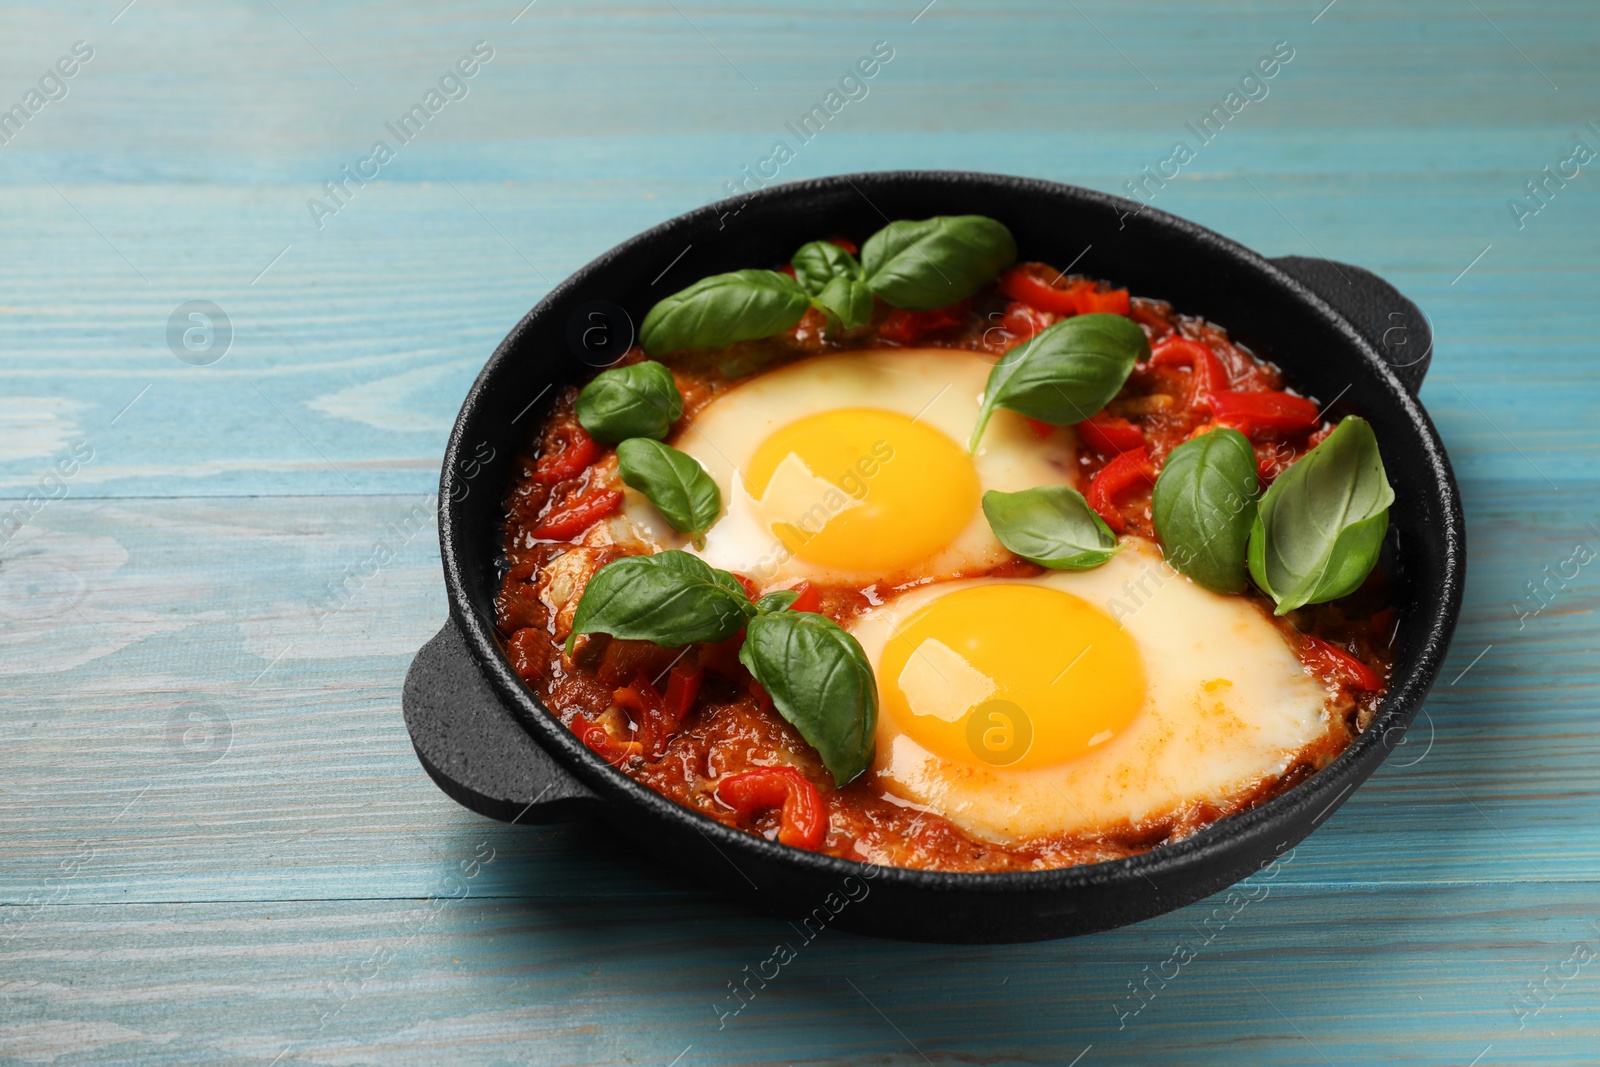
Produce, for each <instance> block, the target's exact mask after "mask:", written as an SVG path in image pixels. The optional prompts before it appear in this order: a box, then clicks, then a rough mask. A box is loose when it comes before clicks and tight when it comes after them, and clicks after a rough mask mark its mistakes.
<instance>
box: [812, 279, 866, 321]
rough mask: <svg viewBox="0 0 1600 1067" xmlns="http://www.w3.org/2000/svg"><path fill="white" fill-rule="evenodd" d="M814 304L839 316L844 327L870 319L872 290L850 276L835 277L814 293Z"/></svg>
mask: <svg viewBox="0 0 1600 1067" xmlns="http://www.w3.org/2000/svg"><path fill="white" fill-rule="evenodd" d="M814 302H815V303H816V305H817V306H818V307H820V308H822V309H823V310H824V311H831V312H833V314H835V315H837V316H838V317H839V321H840V322H841V323H843V324H844V327H845V328H846V329H852V328H854V327H856V326H861V325H864V324H866V323H868V322H870V321H872V309H873V306H874V305H873V300H872V290H871V289H868V288H867V287H866V286H865V285H863V284H862V283H860V282H858V281H856V280H854V279H852V278H835V279H833V280H832V281H830V282H829V283H828V284H827V285H826V286H824V287H823V289H822V292H820V293H818V294H817V295H816V298H815V300H814Z"/></svg>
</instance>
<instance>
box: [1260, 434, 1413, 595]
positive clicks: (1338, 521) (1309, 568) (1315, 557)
mask: <svg viewBox="0 0 1600 1067" xmlns="http://www.w3.org/2000/svg"><path fill="white" fill-rule="evenodd" d="M1392 503H1394V490H1393V489H1392V488H1390V486H1389V479H1388V477H1387V476H1386V475H1385V474H1384V472H1383V457H1382V456H1381V455H1380V454H1379V453H1378V438H1377V436H1376V435H1374V434H1373V432H1372V426H1371V424H1369V423H1368V422H1367V421H1366V420H1365V419H1361V418H1357V417H1356V416H1354V415H1351V416H1348V417H1346V418H1345V419H1344V420H1342V421H1341V422H1340V423H1339V425H1338V426H1336V427H1335V428H1334V431H1333V432H1332V433H1331V434H1329V435H1328V436H1327V437H1326V438H1325V439H1324V440H1323V442H1322V443H1321V444H1320V445H1318V446H1317V447H1316V448H1313V449H1312V450H1311V451H1310V452H1307V453H1306V454H1305V455H1303V456H1301V457H1300V458H1299V459H1298V460H1296V461H1295V463H1294V465H1293V466H1291V467H1290V468H1289V469H1288V470H1286V471H1284V472H1283V473H1282V474H1281V475H1279V476H1278V480H1277V481H1275V482H1273V483H1272V485H1271V487H1270V488H1268V490H1267V492H1266V495H1265V496H1263V497H1262V498H1261V504H1260V507H1259V508H1257V510H1256V520H1255V525H1254V526H1253V527H1252V528H1251V530H1250V555H1249V561H1250V576H1251V577H1252V578H1254V579H1255V581H1256V584H1257V585H1259V586H1260V587H1261V590H1262V592H1264V593H1266V594H1267V595H1268V596H1270V597H1272V599H1273V601H1274V602H1275V603H1276V604H1277V606H1278V607H1277V614H1279V615H1284V614H1287V613H1288V612H1291V611H1293V610H1294V609H1295V608H1298V607H1300V606H1302V605H1304V604H1322V603H1326V602H1327V601H1329V600H1337V599H1338V598H1340V597H1342V596H1346V595H1348V594H1349V593H1352V592H1354V591H1355V590H1356V589H1357V588H1358V587H1359V586H1360V585H1361V583H1362V582H1364V581H1366V578H1367V575H1368V574H1370V573H1371V572H1372V568H1373V567H1374V566H1375V565H1376V564H1377V562H1378V550H1379V549H1380V548H1381V547H1382V546H1383V535H1384V534H1385V533H1386V532H1387V531H1388V529H1389V505H1390V504H1392Z"/></svg>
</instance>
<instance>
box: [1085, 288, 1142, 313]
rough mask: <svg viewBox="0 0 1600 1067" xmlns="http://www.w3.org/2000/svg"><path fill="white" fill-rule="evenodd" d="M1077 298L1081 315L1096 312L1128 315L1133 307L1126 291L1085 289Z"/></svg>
mask: <svg viewBox="0 0 1600 1067" xmlns="http://www.w3.org/2000/svg"><path fill="white" fill-rule="evenodd" d="M1077 297H1078V314H1080V315H1092V314H1094V313H1096V312H1109V313H1110V314H1112V315H1126V314H1127V313H1128V311H1129V309H1130V308H1131V307H1132V301H1131V300H1129V299H1128V290H1126V289H1107V290H1106V291H1105V292H1101V291H1100V290H1098V289H1084V290H1081V291H1080V292H1079V293H1078V294H1077Z"/></svg>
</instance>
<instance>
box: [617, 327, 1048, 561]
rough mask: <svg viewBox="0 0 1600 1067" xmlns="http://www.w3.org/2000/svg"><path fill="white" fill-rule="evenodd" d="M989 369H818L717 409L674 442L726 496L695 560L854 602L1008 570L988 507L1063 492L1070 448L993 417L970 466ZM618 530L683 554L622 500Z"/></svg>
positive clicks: (909, 358)
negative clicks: (869, 593) (819, 588)
mask: <svg viewBox="0 0 1600 1067" xmlns="http://www.w3.org/2000/svg"><path fill="white" fill-rule="evenodd" d="M992 367H993V361H992V360H989V359H985V358H984V357H982V356H979V355H977V354H975V353H972V352H963V351H958V350H954V349H943V348H930V349H874V350H867V351H858V352H844V353H839V354H836V355H826V356H818V357H814V358H811V359H806V360H802V361H800V362H798V363H793V364H790V365H789V366H786V367H783V368H780V369H778V370H774V371H772V372H770V373H767V374H763V375H760V376H758V377H755V378H752V379H750V380H749V381H747V382H744V383H741V384H740V385H738V386H735V387H734V388H732V389H730V390H728V391H727V392H726V393H723V394H721V395H720V396H718V397H717V398H716V399H715V400H713V401H712V402H711V403H710V404H708V405H707V406H706V407H705V408H703V409H701V411H700V412H699V413H698V414H697V415H696V416H695V418H694V420H693V421H692V423H691V424H690V426H689V427H688V429H686V430H685V431H684V432H683V434H682V435H681V437H680V438H679V439H677V440H674V441H672V442H670V443H671V444H672V445H673V446H674V447H676V448H678V449H680V450H682V451H683V452H686V453H688V454H689V455H690V456H693V457H694V459H695V460H696V461H698V462H699V464H700V465H701V466H702V467H703V468H705V470H706V472H707V473H708V474H710V476H711V478H712V480H713V481H715V482H716V483H717V488H718V489H719V490H720V491H721V493H722V503H723V510H722V514H721V515H720V516H719V518H718V519H717V521H716V522H715V523H714V524H713V525H712V526H711V528H710V529H709V530H708V531H707V533H706V537H705V545H704V547H703V548H701V549H698V550H697V551H698V552H699V554H700V555H701V556H702V557H703V558H704V559H705V560H706V562H708V563H710V564H711V565H712V566H714V567H720V568H722V569H724V570H731V571H736V572H738V573H740V574H744V575H746V576H748V577H751V578H753V579H754V580H755V581H756V582H757V583H759V584H760V585H762V586H773V585H781V584H785V582H786V580H800V579H807V578H820V579H825V580H827V581H832V582H841V583H843V582H850V583H857V584H859V585H862V586H866V585H870V584H872V583H875V582H886V583H890V584H896V583H899V582H903V581H907V580H911V579H915V578H929V577H931V578H939V577H949V576H952V575H958V574H962V573H966V574H971V573H974V572H981V571H983V570H987V569H990V568H993V567H995V566H998V565H1000V564H1002V563H1005V562H1008V561H1009V560H1010V559H1011V558H1012V557H1011V554H1010V553H1009V552H1007V551H1006V549H1005V548H1004V547H1003V546H1002V545H1001V544H1000V542H999V541H998V540H997V539H996V538H995V536H994V533H993V532H992V531H991V530H990V529H989V524H988V521H987V520H986V519H985V518H984V515H983V511H982V509H981V508H980V507H979V500H980V499H981V498H982V496H983V494H984V492H986V491H987V490H990V489H999V490H1004V491H1007V492H1014V491H1017V490H1022V489H1031V488H1033V487H1035V486H1040V485H1060V484H1071V481H1072V477H1073V475H1072V471H1073V470H1074V469H1075V460H1074V438H1073V435H1072V432H1071V431H1070V430H1065V429H1062V430H1057V431H1056V432H1054V433H1052V434H1051V435H1050V436H1049V437H1048V438H1046V439H1044V440H1040V439H1039V438H1038V437H1037V436H1036V435H1035V434H1034V433H1033V432H1032V431H1031V430H1030V429H1029V428H1028V426H1027V424H1026V422H1025V421H1024V420H1023V419H1022V417H1021V416H1018V415H1015V414H1013V413H1011V412H1009V411H1000V412H997V413H996V414H995V418H994V421H993V422H992V423H991V424H990V428H989V430H988V433H987V434H986V435H985V436H984V440H983V446H982V448H981V449H980V450H979V452H978V455H977V456H969V455H968V454H967V451H966V440H967V437H968V435H969V434H970V433H971V432H972V427H973V426H974V424H975V423H976V422H977V417H978V405H979V401H980V399H981V397H982V395H983V388H984V384H985V383H986V381H987V380H988V377H989V372H990V370H991V368H992ZM624 514H625V516H626V517H627V519H628V520H629V521H630V522H631V523H632V524H633V525H634V526H635V527H636V528H638V529H640V530H641V531H642V532H643V533H644V535H645V536H646V537H647V538H648V539H650V540H653V541H655V543H656V544H658V545H661V546H663V547H684V544H683V542H684V539H683V538H682V537H681V535H677V534H674V532H673V531H672V530H671V529H670V528H668V527H667V526H666V523H665V522H664V521H663V520H662V519H661V517H660V516H659V515H656V514H655V513H654V511H653V509H652V508H651V507H650V504H649V502H648V501H647V500H646V499H645V498H644V497H643V495H642V494H639V493H637V492H635V491H633V490H629V491H628V492H627V494H626V500H625V503H624Z"/></svg>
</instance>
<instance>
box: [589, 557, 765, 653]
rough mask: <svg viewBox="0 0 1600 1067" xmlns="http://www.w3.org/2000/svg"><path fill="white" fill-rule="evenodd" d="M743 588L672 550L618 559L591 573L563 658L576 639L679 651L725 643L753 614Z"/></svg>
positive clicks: (731, 578)
mask: <svg viewBox="0 0 1600 1067" xmlns="http://www.w3.org/2000/svg"><path fill="white" fill-rule="evenodd" d="M755 611H756V609H755V605H753V604H751V603H750V598H749V597H747V596H745V592H744V586H742V585H740V584H739V580H738V579H737V578H735V577H734V576H733V575H731V574H729V573H728V572H727V571H719V570H716V569H715V568H713V567H711V566H710V565H709V564H707V563H706V562H705V561H704V560H702V559H701V558H700V557H699V556H693V555H690V554H689V553H688V552H679V551H677V550H676V549H673V550H670V551H666V552H657V553H656V554H655V555H653V556H624V557H623V558H622V559H619V560H616V561H615V562H612V563H608V564H606V565H605V566H604V567H601V568H600V569H599V570H598V571H596V572H595V574H594V577H593V578H590V579H589V585H588V587H587V588H585V589H584V591H583V598H582V599H581V600H579V601H578V610H577V611H576V612H575V613H574V614H573V617H572V633H571V634H570V635H569V636H568V637H567V654H568V655H571V654H572V646H573V642H575V641H576V640H577V639H578V637H579V636H580V635H582V634H593V633H604V634H610V635H611V636H612V637H621V638H625V639H627V640H630V641H650V642H653V643H655V644H658V645H666V646H667V647H668V648H679V647H681V646H683V645H687V644H692V643H694V642H697V641H726V640H727V639H728V638H730V637H732V636H733V635H734V634H736V633H738V632H739V629H740V627H742V626H744V624H745V623H746V622H747V621H748V620H749V618H750V616H752V615H754V614H755Z"/></svg>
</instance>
